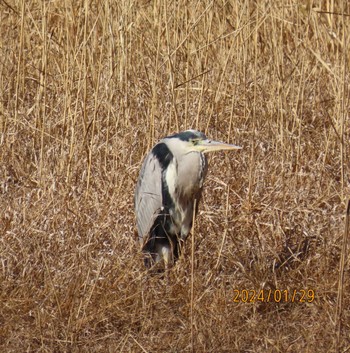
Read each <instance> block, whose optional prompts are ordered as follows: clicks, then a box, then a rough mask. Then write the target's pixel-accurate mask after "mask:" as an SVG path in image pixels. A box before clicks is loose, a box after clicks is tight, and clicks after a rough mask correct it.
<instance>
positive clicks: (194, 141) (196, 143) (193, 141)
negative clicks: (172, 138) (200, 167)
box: [191, 139, 199, 146]
mask: <svg viewBox="0 0 350 353" xmlns="http://www.w3.org/2000/svg"><path fill="white" fill-rule="evenodd" d="M191 142H192V143H193V145H194V146H197V145H198V142H199V140H198V139H195V140H191Z"/></svg>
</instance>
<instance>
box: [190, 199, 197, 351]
mask: <svg viewBox="0 0 350 353" xmlns="http://www.w3.org/2000/svg"><path fill="white" fill-rule="evenodd" d="M196 207H197V200H196V199H195V200H194V203H193V218H192V231H191V234H192V239H191V240H192V241H191V243H192V246H191V351H192V352H194V351H195V350H194V332H193V322H194V321H193V306H194V304H193V296H194V286H193V283H194V233H195V232H194V229H195V227H194V224H195V223H194V220H195V218H196Z"/></svg>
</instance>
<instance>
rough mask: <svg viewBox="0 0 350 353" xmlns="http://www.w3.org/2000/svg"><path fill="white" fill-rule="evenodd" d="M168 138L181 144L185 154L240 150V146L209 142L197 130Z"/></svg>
mask: <svg viewBox="0 0 350 353" xmlns="http://www.w3.org/2000/svg"><path fill="white" fill-rule="evenodd" d="M169 138H171V139H178V144H181V147H182V148H183V149H184V150H185V151H186V153H189V152H202V153H207V152H214V151H223V150H238V149H241V148H242V147H240V146H236V145H231V144H228V143H224V142H220V141H214V140H209V139H208V138H207V137H206V136H205V135H204V134H203V133H202V132H200V131H197V130H186V131H183V132H180V133H178V134H175V135H172V136H170V137H169Z"/></svg>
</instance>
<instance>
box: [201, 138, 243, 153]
mask: <svg viewBox="0 0 350 353" xmlns="http://www.w3.org/2000/svg"><path fill="white" fill-rule="evenodd" d="M196 147H197V148H198V149H199V150H200V151H201V152H203V153H206V152H215V151H224V150H240V149H242V147H240V146H236V145H230V144H228V143H224V142H220V141H213V140H203V141H201V142H200V143H199V144H198V145H197V146H196Z"/></svg>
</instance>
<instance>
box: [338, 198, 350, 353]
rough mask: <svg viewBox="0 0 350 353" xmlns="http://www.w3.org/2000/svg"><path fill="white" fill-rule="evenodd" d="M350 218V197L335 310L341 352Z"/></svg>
mask: <svg viewBox="0 0 350 353" xmlns="http://www.w3.org/2000/svg"><path fill="white" fill-rule="evenodd" d="M349 219H350V199H349V200H348V206H347V209H346V216H345V229H344V234H343V246H342V251H341V257H340V265H339V282H338V297H337V308H336V312H335V329H336V351H337V352H340V336H341V318H342V311H343V293H344V286H343V284H344V271H345V263H346V255H347V243H348V237H349Z"/></svg>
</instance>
